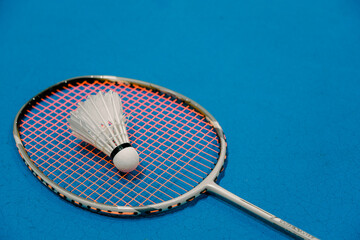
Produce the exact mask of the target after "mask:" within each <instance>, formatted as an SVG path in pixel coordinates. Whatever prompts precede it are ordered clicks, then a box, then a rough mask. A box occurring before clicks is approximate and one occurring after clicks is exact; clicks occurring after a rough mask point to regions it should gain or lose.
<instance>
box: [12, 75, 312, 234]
mask: <svg viewBox="0 0 360 240" xmlns="http://www.w3.org/2000/svg"><path fill="white" fill-rule="evenodd" d="M96 80H97V81H111V82H118V83H123V84H128V85H131V84H135V85H138V86H141V87H145V88H148V89H153V90H155V91H159V92H161V93H165V94H167V95H170V96H172V97H174V98H177V99H180V100H182V101H183V102H185V103H186V104H188V105H189V106H191V107H192V108H194V109H195V110H197V111H198V112H200V113H201V114H203V115H204V116H205V118H206V120H207V121H208V122H209V123H210V124H211V125H212V126H213V127H214V129H215V131H216V133H217V136H218V139H219V143H220V153H219V158H218V161H217V163H216V165H215V167H214V168H213V170H212V171H211V172H210V174H209V175H207V177H205V178H204V179H203V181H201V182H200V183H199V184H198V185H197V186H196V187H194V188H193V189H191V190H189V191H188V192H186V193H184V194H183V195H180V196H178V197H176V198H173V199H171V200H168V201H164V202H161V203H157V204H151V205H146V206H133V207H127V206H111V205H107V204H102V203H97V202H94V201H90V200H88V199H85V198H82V197H79V196H77V195H76V194H73V193H72V192H70V191H67V190H66V189H64V188H62V187H60V186H58V185H57V184H56V183H55V182H53V181H52V180H51V179H49V178H48V177H47V176H46V175H45V174H44V173H43V172H42V171H40V170H39V168H38V167H36V165H35V164H34V163H33V161H32V160H31V158H30V156H29V155H28V153H27V151H26V150H25V147H24V145H23V144H22V141H21V138H20V132H19V128H18V123H19V121H20V119H21V118H22V117H23V115H24V113H25V111H26V109H27V108H30V107H31V106H33V104H34V103H36V102H37V101H38V99H39V98H40V99H41V97H42V96H45V95H46V94H48V93H50V92H52V91H53V90H55V89H59V88H61V87H63V86H66V85H68V84H71V83H76V82H82V81H88V82H89V83H90V82H93V81H96ZM13 134H14V139H15V142H16V146H17V148H18V150H19V153H20V155H21V157H22V159H23V160H24V162H25V164H26V166H27V167H28V168H29V170H30V171H31V172H32V173H33V174H34V175H35V177H37V178H38V179H39V180H40V181H41V182H42V183H43V184H44V185H45V186H47V187H48V188H49V189H50V190H52V191H53V192H55V193H56V194H58V195H59V196H60V197H61V198H63V199H65V200H67V201H69V202H71V203H73V204H75V205H77V206H79V207H83V208H85V209H88V210H90V211H94V212H97V213H101V214H105V215H111V216H139V215H148V214H154V213H160V212H164V211H167V210H170V209H174V208H176V207H178V206H181V205H183V204H185V203H188V202H191V201H193V200H194V199H195V198H197V197H199V196H200V195H201V194H204V193H206V192H209V193H212V194H214V195H217V196H219V197H220V198H223V199H225V200H227V201H228V202H230V203H231V204H233V205H235V206H237V207H240V208H242V209H245V210H247V211H248V212H250V213H252V214H254V215H255V216H257V217H259V218H260V219H261V220H265V221H266V222H268V223H270V224H272V225H273V226H274V227H275V228H277V229H279V230H281V231H283V232H285V233H287V234H290V235H291V236H296V237H297V238H301V239H309V240H310V239H313V240H314V239H318V238H316V237H314V236H312V235H310V234H309V233H307V232H305V231H303V230H301V229H300V228H298V227H295V226H294V225H292V224H290V223H288V222H286V221H284V220H282V219H280V218H278V217H276V216H274V215H272V214H271V213H268V212H266V211H265V210H263V209H261V208H259V207H257V206H255V205H254V204H252V203H249V202H247V201H246V200H244V199H242V198H240V197H238V196H236V195H235V194H233V193H231V192H229V191H227V190H226V189H224V188H222V187H221V186H219V185H218V184H216V180H217V178H218V176H219V174H220V172H222V171H223V169H224V163H225V160H226V151H227V143H226V139H225V136H224V132H223V130H222V128H221V126H220V124H219V123H218V122H217V121H216V119H215V118H214V117H213V116H212V115H211V114H210V113H209V112H208V111H207V110H206V109H205V108H203V107H202V106H200V105H199V104H198V103H196V102H195V101H193V100H191V99H190V98H188V97H186V96H184V95H182V94H180V93H177V92H175V91H172V90H170V89H167V88H164V87H161V86H158V85H156V84H152V83H148V82H144V81H140V80H135V79H130V78H122V77H115V76H106V75H90V76H81V77H75V78H71V79H68V80H65V81H62V82H60V83H58V84H55V85H53V86H51V87H49V88H48V89H46V90H44V91H42V92H41V93H39V94H38V95H37V96H35V97H33V98H32V99H30V100H29V101H28V102H27V103H26V104H25V105H24V106H23V107H22V108H21V109H20V110H19V112H18V113H17V115H16V117H15V121H14V128H13Z"/></svg>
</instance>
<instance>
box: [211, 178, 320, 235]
mask: <svg viewBox="0 0 360 240" xmlns="http://www.w3.org/2000/svg"><path fill="white" fill-rule="evenodd" d="M206 189H207V190H208V191H209V192H211V193H214V194H215V195H218V196H219V197H222V198H224V199H225V200H227V201H229V202H230V203H232V204H234V205H236V206H239V207H241V208H244V209H246V210H247V211H249V212H251V213H253V214H255V215H256V216H259V217H260V218H262V219H264V220H266V221H268V222H270V223H272V224H274V225H275V226H277V227H280V228H281V229H284V230H286V231H287V232H290V233H292V234H293V235H295V236H297V237H300V238H302V239H306V240H310V239H311V240H315V239H318V238H316V237H314V236H312V235H310V234H309V233H307V232H305V231H303V230H301V229H300V228H297V227H295V226H294V225H292V224H290V223H287V222H285V221H284V220H282V219H280V218H278V217H276V216H274V215H272V214H271V213H268V212H266V211H264V210H263V209H261V208H259V207H257V206H255V205H254V204H251V203H249V202H247V201H246V200H244V199H242V198H240V197H238V196H236V195H235V194H233V193H231V192H229V191H228V190H226V189H224V188H222V187H220V186H219V185H217V184H216V183H210V184H208V186H207V187H206Z"/></svg>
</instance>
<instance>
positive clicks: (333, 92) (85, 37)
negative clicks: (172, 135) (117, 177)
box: [0, 0, 360, 240]
mask: <svg viewBox="0 0 360 240" xmlns="http://www.w3.org/2000/svg"><path fill="white" fill-rule="evenodd" d="M0 32H1V37H0V70H1V75H2V77H1V88H0V98H1V102H2V127H1V138H0V141H1V144H0V147H1V161H0V175H1V178H0V192H1V194H0V239H23V240H25V239H106V240H109V239H142V240H145V239H147V240H161V239H177V240H182V239H207V240H212V239H291V238H290V237H289V236H287V235H285V234H284V233H282V232H280V231H278V230H275V229H274V228H272V227H271V226H269V225H267V224H265V223H263V222H262V221H260V220H258V219H257V218H254V217H253V216H251V215H249V214H248V213H246V212H244V211H242V210H241V209H238V208H236V207H234V206H232V205H230V204H228V203H226V202H224V201H222V200H221V199H218V198H217V197H215V196H212V195H208V196H205V197H204V198H201V199H199V200H198V201H195V202H191V204H189V205H187V206H186V207H184V208H182V209H180V210H177V211H170V212H168V213H166V214H162V215H158V216H153V217H145V218H144V217H138V218H114V217H108V216H103V215H99V214H96V213H92V212H89V211H86V210H84V209H81V208H79V207H76V206H74V205H72V204H70V203H68V202H67V201H64V200H62V199H61V198H59V197H58V196H57V195H55V194H53V193H52V192H51V191H49V190H48V189H47V188H46V187H44V186H43V185H42V184H41V183H40V182H39V181H38V180H37V179H36V178H35V177H34V176H33V175H32V174H31V172H30V171H29V170H28V169H27V167H26V166H25V164H24V163H23V161H22V160H21V157H20V155H19V153H18V150H17V148H16V146H15V143H14V138H13V133H12V130H13V121H14V118H15V116H16V114H17V112H18V111H19V109H20V108H21V107H22V105H23V104H25V103H26V102H27V101H28V100H29V99H30V98H32V97H33V96H35V95H36V94H38V93H39V92H40V91H42V90H44V89H46V88H48V87H50V86H52V85H53V84H55V83H57V82H60V81H62V80H65V79H68V78H72V77H75V76H82V75H115V76H121V77H128V78H134V79H140V80H144V81H147V82H152V83H155V84H158V85H161V86H164V87H166V88H169V89H172V90H174V91H177V92H179V93H181V94H183V95H185V96H188V97H189V98H191V99H193V100H195V101H196V102H198V103H199V104H200V105H202V106H203V107H204V108H206V109H207V110H208V111H209V112H210V113H211V114H212V115H213V116H214V117H215V118H216V119H217V120H218V122H219V123H220V125H221V126H222V128H223V130H224V131H225V134H226V137H227V141H228V150H229V156H228V164H227V166H226V169H225V176H224V177H223V178H222V179H221V180H220V182H219V185H221V186H222V187H224V188H226V189H227V190H229V191H231V192H233V193H235V194H237V195H239V196H240V197H242V198H244V199H246V200H247V201H249V202H251V203H253V204H255V205H257V206H259V207H261V208H263V209H265V210H266V211H268V212H270V213H272V214H274V215H276V216H278V217H280V218H282V219H284V220H285V221H288V222H289V223H292V224H294V225H295V226H297V227H299V228H301V229H303V230H305V231H307V232H309V233H311V234H313V235H315V236H316V237H318V238H320V239H360V217H359V216H360V187H359V184H360V2H359V1H355V0H345V1H344V0H328V1H324V0H319V1H309V0H305V1H285V0H275V1H264V0H256V1H188V0H186V1H164V0H157V1H69V0H65V1H56V2H54V1H23V0H20V1H9V0H2V1H0Z"/></svg>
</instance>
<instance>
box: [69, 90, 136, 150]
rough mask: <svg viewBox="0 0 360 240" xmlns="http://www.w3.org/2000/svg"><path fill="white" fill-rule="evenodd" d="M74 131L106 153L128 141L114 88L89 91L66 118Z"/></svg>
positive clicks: (121, 110)
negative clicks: (88, 94)
mask: <svg viewBox="0 0 360 240" xmlns="http://www.w3.org/2000/svg"><path fill="white" fill-rule="evenodd" d="M68 122H69V125H70V128H71V130H72V131H73V134H74V135H75V136H76V137H78V138H80V139H81V140H83V141H85V142H88V143H90V144H91V145H93V146H95V147H96V148H98V149H100V150H101V151H103V152H104V153H105V154H107V155H109V156H110V154H111V152H112V151H113V150H114V148H116V147H117V146H119V145H121V144H123V143H129V142H130V141H129V137H128V134H127V131H126V126H125V122H126V117H125V114H124V112H123V107H122V102H121V98H120V96H119V95H118V94H117V93H116V92H113V91H108V92H107V93H104V92H101V91H99V92H98V93H97V94H96V95H90V96H89V97H88V98H87V99H86V100H85V101H84V102H80V103H79V104H78V108H77V109H76V110H75V111H73V112H71V114H70V118H68Z"/></svg>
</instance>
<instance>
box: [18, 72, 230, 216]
mask: <svg viewBox="0 0 360 240" xmlns="http://www.w3.org/2000/svg"><path fill="white" fill-rule="evenodd" d="M109 89H112V90H116V91H118V92H119V93H120V96H122V101H123V104H124V111H125V112H127V114H129V115H130V118H129V120H128V133H129V137H130V141H131V142H132V145H133V146H134V147H135V148H137V150H138V151H139V154H140V158H141V160H140V167H139V168H138V169H136V171H133V172H131V173H127V174H121V173H120V172H118V171H117V170H116V168H115V167H114V166H113V165H112V163H111V160H110V158H108V157H107V156H106V155H105V154H103V153H102V152H100V151H98V150H97V149H96V148H94V147H93V146H91V145H89V144H86V143H84V142H81V141H80V140H78V139H76V138H75V137H74V136H72V135H71V132H70V130H69V128H68V126H67V121H66V118H67V117H68V114H69V113H70V112H71V111H72V110H74V109H75V108H76V105H77V103H78V102H79V101H81V100H83V99H85V98H86V96H87V95H89V94H93V93H95V92H96V91H98V90H101V91H106V90H109ZM153 112H156V114H153ZM163 115H165V116H163ZM179 119H180V120H179ZM159 132H160V133H159ZM184 132H185V133H184ZM13 134H14V139H15V142H16V146H17V148H18V150H19V153H20V155H21V157H22V159H23V160H24V162H25V164H26V166H27V167H28V168H29V170H30V171H31V172H32V173H33V175H34V176H35V177H37V178H38V179H39V180H40V181H41V182H42V183H43V184H44V185H45V186H47V187H48V188H49V189H50V190H52V191H53V192H55V193H56V194H57V195H59V196H60V197H61V198H63V199H65V200H67V201H70V202H72V203H73V204H75V205H77V206H80V207H83V208H85V209H88V210H90V211H94V212H98V213H101V214H106V215H112V216H138V215H144V214H153V213H160V212H163V211H166V210H169V209H174V208H176V207H178V206H180V205H183V204H185V203H187V202H191V201H193V200H194V199H195V198H197V197H198V196H200V195H201V194H202V193H205V192H206V186H207V185H208V184H209V183H210V182H214V181H216V179H217V177H218V175H219V173H220V172H221V171H222V170H223V168H224V162H225V158H226V150H227V148H226V139H225V137H224V134H223V130H222V128H221V126H220V125H219V123H218V122H217V121H216V120H215V118H214V117H213V116H212V115H211V114H210V113H209V112H208V111H206V110H205V109H204V108H203V107H201V106H200V105H199V104H197V103H196V102H195V101H193V100H191V99H189V98H187V97H185V96H184V95H181V94H179V93H177V92H174V91H172V90H169V89H167V88H164V87H161V86H158V85H155V84H151V83H147V82H144V81H139V80H134V79H128V78H121V77H114V76H82V77H76V78H71V79H68V80H65V81H63V82H60V83H58V84H55V85H53V86H52V87H50V88H48V89H46V90H44V91H43V92H41V93H39V94H38V95H36V96H35V97H33V98H31V99H30V100H29V101H28V102H27V103H26V104H25V105H24V106H23V107H22V108H21V109H20V111H19V112H18V114H17V115H16V117H15V121H14V128H13ZM208 145H210V147H209V146H208ZM209 159H210V160H209Z"/></svg>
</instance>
